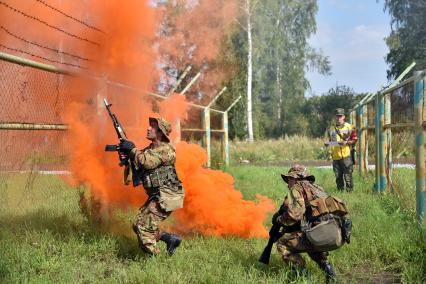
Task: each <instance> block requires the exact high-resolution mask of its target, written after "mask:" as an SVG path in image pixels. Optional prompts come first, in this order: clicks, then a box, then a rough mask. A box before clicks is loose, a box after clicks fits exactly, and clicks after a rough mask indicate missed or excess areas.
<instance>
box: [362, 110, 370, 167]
mask: <svg viewBox="0 0 426 284" xmlns="http://www.w3.org/2000/svg"><path fill="white" fill-rule="evenodd" d="M363 108H364V109H363V112H362V118H363V127H364V129H365V130H364V137H365V138H364V140H365V144H364V158H363V159H364V173H367V172H368V131H369V130H368V128H367V127H368V106H367V105H364V106H363Z"/></svg>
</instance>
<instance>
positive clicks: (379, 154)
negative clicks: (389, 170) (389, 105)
mask: <svg viewBox="0 0 426 284" xmlns="http://www.w3.org/2000/svg"><path fill="white" fill-rule="evenodd" d="M375 108H376V119H375V134H376V159H375V160H376V169H375V170H376V184H375V185H374V189H375V191H376V192H382V191H384V190H385V189H386V172H385V155H384V153H385V139H384V133H383V130H384V127H383V126H384V117H385V104H384V98H383V96H382V94H381V93H378V94H377V95H376V106H375Z"/></svg>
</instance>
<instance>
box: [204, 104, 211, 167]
mask: <svg viewBox="0 0 426 284" xmlns="http://www.w3.org/2000/svg"><path fill="white" fill-rule="evenodd" d="M204 130H205V132H206V133H205V145H206V152H207V167H208V168H210V166H211V129H210V108H208V107H206V108H205V109H204Z"/></svg>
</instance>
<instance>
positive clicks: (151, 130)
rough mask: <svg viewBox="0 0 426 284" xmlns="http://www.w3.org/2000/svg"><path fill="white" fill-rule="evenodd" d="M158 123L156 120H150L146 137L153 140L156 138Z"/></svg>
mask: <svg viewBox="0 0 426 284" xmlns="http://www.w3.org/2000/svg"><path fill="white" fill-rule="evenodd" d="M158 131H159V129H158V123H157V122H156V121H150V122H149V127H148V129H147V132H146V138H148V139H149V140H151V141H153V140H156V139H157V133H158Z"/></svg>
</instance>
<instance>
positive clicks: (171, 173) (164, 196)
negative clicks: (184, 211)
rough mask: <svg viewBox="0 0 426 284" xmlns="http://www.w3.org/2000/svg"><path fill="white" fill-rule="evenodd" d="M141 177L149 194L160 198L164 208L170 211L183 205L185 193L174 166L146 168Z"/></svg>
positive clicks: (161, 205)
mask: <svg viewBox="0 0 426 284" xmlns="http://www.w3.org/2000/svg"><path fill="white" fill-rule="evenodd" d="M141 179H142V184H143V187H144V188H145V190H146V192H147V194H148V196H150V197H153V196H155V197H156V198H158V202H159V203H160V207H161V208H162V209H163V210H165V211H167V212H169V211H173V210H175V209H179V208H182V207H183V200H184V196H185V193H184V190H183V187H182V183H181V181H180V180H179V178H178V176H177V173H176V168H175V167H174V166H161V167H158V168H156V169H153V170H145V171H143V173H142V176H141Z"/></svg>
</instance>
